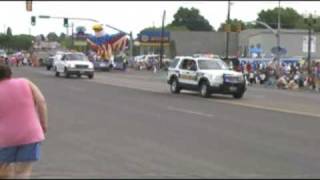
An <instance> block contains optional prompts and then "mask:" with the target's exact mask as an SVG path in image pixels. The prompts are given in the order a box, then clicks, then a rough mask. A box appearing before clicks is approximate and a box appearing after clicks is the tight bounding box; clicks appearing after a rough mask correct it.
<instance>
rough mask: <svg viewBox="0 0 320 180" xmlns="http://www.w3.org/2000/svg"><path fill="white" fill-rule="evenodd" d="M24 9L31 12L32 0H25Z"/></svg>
mask: <svg viewBox="0 0 320 180" xmlns="http://www.w3.org/2000/svg"><path fill="white" fill-rule="evenodd" d="M26 9H27V11H29V12H31V11H32V1H30V0H27V1H26Z"/></svg>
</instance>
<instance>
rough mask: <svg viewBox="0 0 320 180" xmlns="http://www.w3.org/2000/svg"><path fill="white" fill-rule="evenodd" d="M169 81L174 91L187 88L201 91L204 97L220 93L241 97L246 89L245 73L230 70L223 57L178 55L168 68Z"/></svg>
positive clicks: (171, 89) (177, 91) (178, 91)
mask: <svg viewBox="0 0 320 180" xmlns="http://www.w3.org/2000/svg"><path fill="white" fill-rule="evenodd" d="M167 82H168V84H170V91H171V92H172V93H180V90H182V89H186V90H193V91H199V92H200V95H201V96H202V97H208V96H209V95H210V94H212V93H219V94H231V95H233V97H234V98H237V99H239V98H242V96H243V94H244V93H245V91H246V81H245V78H244V76H243V74H242V73H239V72H236V71H233V70H230V69H229V67H228V66H227V65H226V64H225V63H224V62H223V61H222V60H221V59H213V58H204V57H199V58H193V57H188V56H186V57H177V58H176V59H175V60H174V61H172V63H171V65H170V67H169V69H168V76H167Z"/></svg>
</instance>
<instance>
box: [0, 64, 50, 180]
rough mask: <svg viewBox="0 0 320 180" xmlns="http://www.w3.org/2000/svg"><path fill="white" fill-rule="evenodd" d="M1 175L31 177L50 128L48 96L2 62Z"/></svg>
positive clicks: (0, 79) (0, 108)
mask: <svg viewBox="0 0 320 180" xmlns="http://www.w3.org/2000/svg"><path fill="white" fill-rule="evenodd" d="M0 102H1V104H3V105H1V106H0V179H3V178H15V179H16V178H18V179H21V178H29V177H30V176H31V172H32V163H33V162H35V161H38V160H39V159H40V145H41V142H42V141H43V140H44V139H45V133H46V132H47V129H48V125H47V124H48V123H47V122H48V120H47V119H48V117H47V105H46V100H45V98H44V96H43V94H42V93H41V91H40V90H39V88H38V87H37V86H36V85H35V84H34V83H32V82H31V81H30V80H28V79H25V78H11V69H10V67H9V66H7V65H5V64H0Z"/></svg>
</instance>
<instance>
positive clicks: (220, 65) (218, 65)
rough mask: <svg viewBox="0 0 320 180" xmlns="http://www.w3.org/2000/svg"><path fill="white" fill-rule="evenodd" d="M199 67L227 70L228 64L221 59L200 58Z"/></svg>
mask: <svg viewBox="0 0 320 180" xmlns="http://www.w3.org/2000/svg"><path fill="white" fill-rule="evenodd" d="M198 64H199V68H200V69H202V70H209V69H218V70H225V69H228V66H227V65H226V64H225V63H224V62H223V61H221V60H199V61H198Z"/></svg>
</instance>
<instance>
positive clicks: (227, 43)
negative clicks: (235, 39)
mask: <svg viewBox="0 0 320 180" xmlns="http://www.w3.org/2000/svg"><path fill="white" fill-rule="evenodd" d="M230 6H231V2H230V0H228V14H227V27H228V28H227V40H226V59H229V36H230V30H231V26H230ZM229 27H230V28H229Z"/></svg>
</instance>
